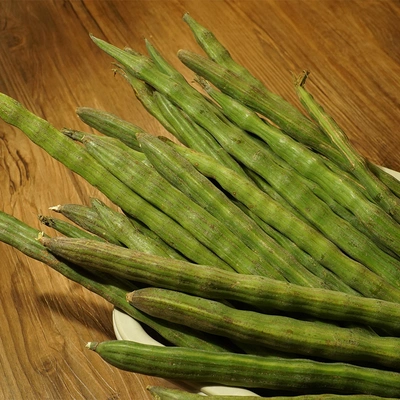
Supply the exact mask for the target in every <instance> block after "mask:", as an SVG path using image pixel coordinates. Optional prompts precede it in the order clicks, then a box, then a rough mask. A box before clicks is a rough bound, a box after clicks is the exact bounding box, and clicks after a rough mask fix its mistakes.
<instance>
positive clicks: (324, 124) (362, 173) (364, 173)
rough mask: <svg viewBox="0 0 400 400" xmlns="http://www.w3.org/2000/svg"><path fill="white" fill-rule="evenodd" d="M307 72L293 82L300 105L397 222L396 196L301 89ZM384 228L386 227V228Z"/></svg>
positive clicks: (398, 205)
mask: <svg viewBox="0 0 400 400" xmlns="http://www.w3.org/2000/svg"><path fill="white" fill-rule="evenodd" d="M307 75H308V74H307V73H306V74H304V75H303V76H302V77H300V78H299V80H298V83H297V85H296V92H297V95H298V97H299V99H300V101H301V103H302V105H303V106H304V108H305V109H306V110H307V112H308V113H309V115H310V116H311V117H312V118H313V119H314V120H315V121H316V122H317V123H318V125H319V126H320V128H321V130H322V131H323V132H324V133H325V134H326V136H328V137H329V138H330V140H331V141H332V143H333V144H334V145H335V146H336V147H337V148H338V149H339V150H340V151H341V153H342V154H343V156H344V157H345V159H346V160H347V161H348V163H349V164H350V165H351V172H352V174H353V175H354V176H355V177H356V178H357V179H358V180H359V182H360V183H361V184H363V185H364V186H365V188H366V189H367V191H368V193H369V194H370V196H371V197H372V198H373V200H374V201H375V202H376V203H377V204H379V205H380V206H381V207H382V209H383V210H385V211H386V212H387V213H388V214H389V215H391V216H392V217H393V218H394V219H395V220H396V221H397V222H400V199H399V198H397V197H396V196H395V195H393V194H392V193H391V192H390V190H389V188H388V187H387V186H386V185H385V184H383V183H382V182H381V181H380V180H379V179H378V178H377V177H376V176H375V175H374V174H373V173H372V172H371V171H370V170H369V169H368V165H367V163H366V160H365V158H364V157H363V156H362V155H361V154H359V153H358V152H357V151H356V150H355V149H354V148H353V146H352V145H351V144H350V141H349V139H348V137H347V136H346V134H345V133H344V132H343V130H342V129H341V128H340V127H339V125H338V124H337V123H336V121H335V120H334V119H333V118H332V117H331V116H329V115H328V114H327V113H326V112H325V110H324V109H323V107H322V106H321V105H320V104H318V103H317V101H316V100H315V99H314V97H313V96H312V95H311V94H310V93H309V92H308V91H307V90H306V89H305V87H304V85H305V81H306V79H307ZM393 225H395V226H396V225H397V227H398V224H395V223H394V222H393ZM375 229H376V226H375ZM387 229H389V228H388V227H387ZM399 239H400V237H399V236H397V242H399ZM399 246H400V245H399ZM399 248H400V247H399Z"/></svg>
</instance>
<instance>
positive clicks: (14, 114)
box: [0, 93, 221, 264]
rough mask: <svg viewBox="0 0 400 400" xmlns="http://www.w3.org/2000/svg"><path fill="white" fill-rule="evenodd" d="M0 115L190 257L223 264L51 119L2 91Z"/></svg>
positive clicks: (126, 211) (204, 261)
mask: <svg viewBox="0 0 400 400" xmlns="http://www.w3.org/2000/svg"><path fill="white" fill-rule="evenodd" d="M0 118H2V119H3V120H4V121H5V122H7V123H9V124H11V125H14V126H16V127H17V128H19V129H21V131H22V132H24V133H25V134H26V135H27V136H28V137H29V138H30V139H31V140H32V141H33V142H34V143H36V144H37V145H38V146H40V147H42V148H43V149H44V150H45V151H47V152H48V153H49V154H50V155H51V156H52V157H54V158H55V159H56V160H58V161H60V162H62V163H63V164H64V165H65V166H66V167H67V168H69V169H70V170H71V171H74V172H76V173H77V174H79V175H81V176H82V177H83V178H85V179H86V180H87V181H88V182H89V183H90V184H92V185H94V186H95V187H97V188H98V189H99V190H100V191H101V192H102V193H103V194H104V195H105V196H107V197H108V198H109V199H110V200H111V201H112V202H113V203H114V204H115V205H117V206H119V207H120V208H121V209H122V210H124V212H125V213H127V214H129V215H131V216H133V217H136V218H137V219H139V220H140V221H141V222H143V223H144V224H145V225H146V226H147V227H148V228H150V229H151V230H153V231H154V232H156V233H157V234H159V236H160V237H161V238H162V239H163V240H164V241H165V242H166V243H168V244H169V245H170V246H171V247H174V248H175V249H177V250H178V251H180V252H182V254H185V255H186V256H187V257H188V258H189V259H191V260H193V261H196V262H199V263H204V264H207V263H211V264H213V263H215V264H217V263H218V262H220V263H221V260H218V257H216V256H215V255H213V254H212V253H211V254H209V252H208V251H207V249H206V248H205V247H204V246H202V245H201V244H200V243H199V242H198V241H197V240H196V239H195V238H194V237H193V236H192V235H191V234H190V233H189V232H188V231H186V230H185V229H183V228H182V227H181V226H180V225H179V224H177V223H176V222H175V221H173V220H172V219H171V218H169V217H168V216H167V215H165V214H164V213H163V212H160V211H159V210H158V209H157V208H155V207H153V206H152V205H151V204H150V203H149V202H147V201H145V200H144V199H143V198H142V197H140V196H138V195H137V194H136V193H135V192H133V191H132V190H130V189H129V188H128V187H127V186H126V185H125V184H123V183H122V182H121V181H120V180H119V179H118V178H116V177H115V176H114V175H112V174H111V173H110V172H108V171H107V170H106V169H105V168H104V167H103V166H102V165H101V164H99V163H98V162H97V161H96V160H95V159H94V158H93V157H92V156H90V155H89V153H88V152H87V151H86V150H85V149H84V148H83V147H82V146H80V145H79V144H78V143H75V142H74V141H72V140H71V139H69V138H68V137H66V136H65V135H63V134H62V133H61V132H59V131H58V130H56V129H55V128H54V127H53V126H52V125H50V124H49V123H48V122H47V121H45V120H43V119H42V118H40V117H38V116H36V115H34V114H32V113H31V112H29V111H28V110H27V109H26V108H24V107H23V106H22V105H21V104H20V103H18V102H17V101H16V100H14V99H12V98H10V97H8V96H6V95H5V94H1V93H0ZM205 254H206V255H207V254H208V255H209V256H205Z"/></svg>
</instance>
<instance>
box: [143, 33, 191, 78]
mask: <svg viewBox="0 0 400 400" xmlns="http://www.w3.org/2000/svg"><path fill="white" fill-rule="evenodd" d="M145 44H146V49H147V52H148V53H149V56H150V57H151V59H152V61H153V62H154V64H155V65H156V66H157V68H158V69H159V70H160V71H162V72H163V73H164V74H166V75H168V76H170V77H172V78H174V79H175V80H177V81H180V82H182V83H184V84H186V83H187V82H186V79H185V78H184V76H183V75H182V74H181V73H180V72H179V71H178V70H177V69H176V68H174V67H173V66H172V65H171V64H170V63H168V62H167V60H166V59H165V58H164V57H163V56H162V55H161V53H160V52H159V51H158V50H157V49H156V48H155V47H154V46H153V45H152V44H151V42H150V40H148V39H145Z"/></svg>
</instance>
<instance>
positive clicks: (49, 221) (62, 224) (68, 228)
mask: <svg viewBox="0 0 400 400" xmlns="http://www.w3.org/2000/svg"><path fill="white" fill-rule="evenodd" d="M39 221H40V222H41V223H42V224H43V225H45V226H48V227H50V228H52V229H55V230H56V231H57V232H60V233H61V234H63V235H65V236H67V237H72V238H82V237H84V238H86V239H93V240H98V241H101V242H105V241H106V240H105V239H103V238H101V237H100V236H97V235H95V234H93V233H90V232H88V231H85V230H83V229H81V228H79V227H78V226H76V225H73V224H71V223H70V222H68V221H64V220H62V219H59V218H53V217H49V216H46V215H39Z"/></svg>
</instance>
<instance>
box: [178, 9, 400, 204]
mask: <svg viewBox="0 0 400 400" xmlns="http://www.w3.org/2000/svg"><path fill="white" fill-rule="evenodd" d="M183 20H184V21H185V22H186V23H187V24H188V25H189V27H190V29H191V31H192V33H193V34H194V37H195V39H196V41H197V43H198V44H199V45H200V46H201V47H202V49H203V50H204V51H205V53H206V54H207V55H208V57H209V58H210V59H211V60H212V61H214V62H215V63H217V64H219V65H220V66H222V67H225V69H226V70H228V71H230V73H229V72H227V75H228V76H227V78H228V79H226V80H225V81H224V80H223V75H221V76H220V77H218V75H217V76H215V81H214V83H215V84H216V86H218V83H220V84H221V85H222V87H221V89H222V88H223V90H224V91H225V92H226V93H230V94H231V95H232V96H234V97H235V96H236V97H235V98H237V99H241V100H242V102H243V103H244V104H247V105H251V104H253V105H254V104H256V105H254V106H253V108H254V109H255V110H256V111H260V109H261V110H264V111H262V113H263V112H264V115H267V114H268V115H270V114H269V113H268V111H266V110H268V107H267V108H266V107H265V105H264V106H263V105H262V104H258V105H257V102H258V101H260V102H261V103H262V102H263V101H266V100H267V99H269V98H270V99H272V105H273V104H275V106H276V107H274V108H273V107H271V108H272V111H271V112H272V113H274V112H278V113H279V111H280V110H287V109H288V108H290V109H291V113H290V114H289V115H290V118H291V121H289V124H290V125H292V128H291V129H288V128H286V130H287V132H288V133H289V134H290V135H291V136H292V137H293V138H295V139H296V140H299V141H301V142H303V143H305V144H308V145H310V144H311V147H313V146H312V142H310V138H311V139H312V141H314V142H318V141H321V142H326V143H327V144H328V143H329V140H327V139H329V138H327V137H326V136H325V135H323V134H321V133H323V132H322V131H321V130H319V131H318V130H317V127H316V126H312V124H311V122H310V120H309V119H307V118H305V117H304V115H302V114H301V113H299V112H298V110H297V109H293V106H292V105H291V104H290V103H289V102H287V101H286V100H285V99H283V98H282V97H280V96H278V95H277V94H275V93H272V92H270V91H269V90H268V89H267V88H266V86H265V84H264V83H263V82H261V81H260V80H259V79H257V78H255V77H254V76H253V75H252V74H251V73H250V72H249V71H248V70H247V69H246V68H245V67H244V66H242V65H240V64H239V63H237V62H236V61H235V60H234V59H233V58H232V57H231V55H230V53H229V51H228V50H227V49H226V48H225V47H224V46H223V45H222V43H220V42H219V41H218V39H217V38H216V36H215V35H214V34H213V33H212V32H211V31H209V30H208V29H206V28H205V27H204V26H202V25H200V24H199V23H198V22H197V21H196V20H195V19H194V18H192V17H191V16H190V15H189V14H187V13H186V14H185V15H184V17H183ZM205 72H206V70H205ZM220 72H222V70H221V71H220ZM231 74H232V76H231V79H232V81H231V82H229V75H231ZM233 75H234V76H233ZM238 78H239V79H240V80H241V81H242V82H241V84H239V87H241V88H242V89H243V88H244V87H245V83H247V84H248V85H249V86H248V91H247V92H246V90H244V91H241V90H239V92H235V88H234V87H232V86H231V85H233V86H234V85H235V84H237V82H235V81H234V80H235V79H238ZM219 79H222V81H219ZM225 85H226V86H225ZM254 88H256V89H258V90H261V92H262V94H264V96H265V99H263V98H262V97H261V96H262V94H257V93H253V92H254ZM265 108H266V110H265ZM285 117H286V115H283V118H285ZM270 119H271V120H273V117H271V116H270ZM297 131H300V133H297ZM292 132H293V133H292ZM324 149H325V147H323V146H321V147H320V150H322V153H323V154H325V153H324ZM327 149H328V153H327V154H334V155H335V157H336V158H337V161H341V160H342V161H343V160H344V159H343V157H341V155H340V154H339V152H338V151H336V150H333V148H332V144H331V145H330V146H328V147H327ZM329 151H330V152H332V153H329ZM366 163H367V165H368V167H369V169H370V170H371V171H372V172H373V173H374V174H375V175H376V176H377V177H378V178H379V179H380V180H381V181H382V182H383V183H384V184H386V185H387V186H388V187H390V189H391V190H392V191H393V193H395V194H396V195H397V197H400V182H399V181H398V180H396V179H394V178H393V177H392V176H391V175H390V174H388V173H387V172H386V171H384V170H382V169H381V168H379V167H378V166H376V165H375V164H373V163H372V162H370V161H369V160H366Z"/></svg>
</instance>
